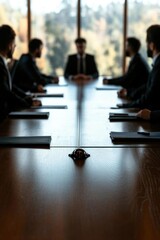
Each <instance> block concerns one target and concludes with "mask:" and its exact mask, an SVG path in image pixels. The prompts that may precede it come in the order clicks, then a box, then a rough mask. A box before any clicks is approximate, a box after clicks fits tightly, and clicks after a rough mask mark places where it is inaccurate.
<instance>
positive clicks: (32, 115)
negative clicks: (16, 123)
mask: <svg viewBox="0 0 160 240" xmlns="http://www.w3.org/2000/svg"><path fill="white" fill-rule="evenodd" d="M8 117H9V118H16V119H30V118H35V119H48V118H49V112H11V113H9V115H8Z"/></svg>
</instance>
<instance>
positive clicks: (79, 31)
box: [27, 0, 128, 73]
mask: <svg viewBox="0 0 160 240" xmlns="http://www.w3.org/2000/svg"><path fill="white" fill-rule="evenodd" d="M31 1H32V0H27V18H28V21H27V23H28V26H27V28H28V33H27V39H28V42H29V40H30V39H31V37H32V28H31V18H32V15H31V14H32V12H31ZM127 18H128V0H124V13H123V53H122V54H123V55H122V56H123V61H122V72H123V73H124V72H125V68H126V58H125V44H126V37H127ZM80 36H81V0H77V37H80Z"/></svg>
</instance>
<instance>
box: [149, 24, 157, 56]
mask: <svg viewBox="0 0 160 240" xmlns="http://www.w3.org/2000/svg"><path fill="white" fill-rule="evenodd" d="M146 42H147V55H148V57H153V56H154V55H155V54H156V53H158V52H160V25H158V24H155V25H151V26H150V27H149V28H148V29H147V37H146Z"/></svg>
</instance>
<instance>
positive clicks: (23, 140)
mask: <svg viewBox="0 0 160 240" xmlns="http://www.w3.org/2000/svg"><path fill="white" fill-rule="evenodd" d="M50 143H51V136H22V137H21V136H20V137H19V136H18V137H0V146H13V147H14V146H15V147H20V146H22V147H23V146H24V147H43V146H44V147H50Z"/></svg>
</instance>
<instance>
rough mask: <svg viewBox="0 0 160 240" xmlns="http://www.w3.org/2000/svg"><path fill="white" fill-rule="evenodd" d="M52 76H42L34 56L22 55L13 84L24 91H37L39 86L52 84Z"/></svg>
mask: <svg viewBox="0 0 160 240" xmlns="http://www.w3.org/2000/svg"><path fill="white" fill-rule="evenodd" d="M52 79H53V77H52V76H47V75H45V74H42V73H41V72H40V71H39V69H38V67H37V65H36V62H35V60H34V59H33V57H32V55H31V54H29V53H27V54H22V56H21V57H20V59H19V61H18V63H17V66H16V69H15V72H14V77H13V83H15V84H16V85H17V86H18V87H19V88H21V89H23V90H24V91H37V86H38V84H41V85H46V84H47V83H51V80H52Z"/></svg>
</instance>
